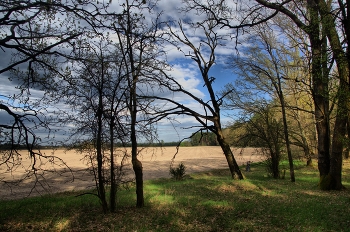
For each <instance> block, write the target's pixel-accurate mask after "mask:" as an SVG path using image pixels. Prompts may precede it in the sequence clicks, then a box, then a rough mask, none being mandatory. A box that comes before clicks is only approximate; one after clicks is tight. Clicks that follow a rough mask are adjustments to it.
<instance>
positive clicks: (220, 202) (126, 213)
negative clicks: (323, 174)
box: [0, 161, 350, 231]
mask: <svg viewBox="0 0 350 232" xmlns="http://www.w3.org/2000/svg"><path fill="white" fill-rule="evenodd" d="M282 165H285V163H282ZM295 167H296V172H295V175H296V182H295V183H292V182H290V181H289V172H288V170H287V171H286V176H285V179H278V180H275V179H272V178H270V177H268V176H267V175H266V172H265V167H264V166H263V165H261V164H258V163H255V164H253V165H252V167H251V170H252V171H251V172H245V173H244V174H245V176H246V179H245V180H243V181H237V180H235V181H234V180H232V179H231V178H230V174H229V171H228V170H213V171H208V172H203V173H197V174H192V175H191V178H187V179H185V180H183V181H174V180H171V179H158V180H152V181H146V182H145V187H144V190H145V204H146V206H145V207H144V208H141V209H137V208H135V206H134V205H135V189H134V188H130V189H129V190H123V191H119V192H118V211H117V213H115V214H105V215H104V214H103V213H102V212H101V208H100V205H99V201H98V199H97V198H96V197H94V196H92V195H83V196H80V197H76V195H78V194H79V193H61V194H56V195H53V196H44V197H33V198H28V199H23V200H15V201H2V202H0V231H346V230H348V226H349V225H350V220H349V219H348V218H349V217H348V215H349V213H350V207H349V205H350V194H349V191H348V190H344V191H340V192H339V191H330V192H323V191H320V190H319V189H318V186H317V184H318V173H317V167H306V166H305V164H304V163H303V162H296V164H295ZM349 174H350V163H349V161H346V162H344V171H343V184H344V185H345V187H347V188H349V183H350V178H349Z"/></svg>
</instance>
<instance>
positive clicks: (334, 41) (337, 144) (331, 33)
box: [318, 0, 350, 190]
mask: <svg viewBox="0 0 350 232" xmlns="http://www.w3.org/2000/svg"><path fill="white" fill-rule="evenodd" d="M318 3H319V13H320V15H321V19H322V26H323V27H324V30H325V34H326V35H327V38H328V40H329V44H330V46H331V48H332V52H333V56H334V59H335V61H336V64H337V68H338V74H339V80H340V83H339V90H338V107H337V115H336V120H335V125H334V134H333V141H332V154H331V160H330V173H329V174H330V178H329V181H330V183H329V188H330V189H334V190H340V189H342V184H341V172H342V158H343V157H342V153H343V146H344V144H343V140H344V137H345V133H346V123H347V116H348V102H349V65H350V64H349V63H350V61H349V60H348V59H347V56H346V53H345V52H344V50H343V46H342V44H341V41H340V38H339V35H338V31H337V28H336V25H335V22H334V18H333V15H332V14H331V12H330V5H327V3H326V1H324V0H320V1H318ZM346 29H347V30H348V28H346Z"/></svg>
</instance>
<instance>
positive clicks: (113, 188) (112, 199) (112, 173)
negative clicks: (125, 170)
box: [109, 116, 117, 213]
mask: <svg viewBox="0 0 350 232" xmlns="http://www.w3.org/2000/svg"><path fill="white" fill-rule="evenodd" d="M110 120H111V122H110V128H109V129H110V131H109V136H110V151H109V152H110V169H111V170H110V178H111V190H110V195H109V205H110V208H111V209H110V210H111V212H112V213H114V212H115V210H116V200H115V198H116V193H117V186H116V185H117V184H116V179H115V170H114V169H115V168H114V140H113V138H114V117H113V116H111V119H110Z"/></svg>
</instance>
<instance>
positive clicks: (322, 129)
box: [307, 1, 330, 189]
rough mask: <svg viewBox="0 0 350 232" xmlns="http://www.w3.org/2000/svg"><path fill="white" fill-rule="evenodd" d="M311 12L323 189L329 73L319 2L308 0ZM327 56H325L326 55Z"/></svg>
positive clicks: (327, 155)
mask: <svg viewBox="0 0 350 232" xmlns="http://www.w3.org/2000/svg"><path fill="white" fill-rule="evenodd" d="M307 6H308V10H309V12H310V29H309V31H308V35H309V39H310V43H311V52H312V63H311V76H312V83H313V85H312V96H313V100H314V104H315V121H316V131H317V149H318V170H319V173H320V188H321V189H323V188H324V187H323V185H324V183H323V182H324V180H325V177H326V176H327V175H328V173H329V170H330V150H329V148H330V128H329V98H328V82H329V81H328V75H327V74H325V73H323V72H322V70H323V69H322V57H323V56H322V43H321V40H320V34H321V33H320V19H319V14H318V9H317V4H315V3H314V1H308V5H307ZM324 58H325V57H324Z"/></svg>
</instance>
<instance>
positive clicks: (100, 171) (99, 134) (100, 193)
mask: <svg viewBox="0 0 350 232" xmlns="http://www.w3.org/2000/svg"><path fill="white" fill-rule="evenodd" d="M101 95H102V94H101V93H100V96H99V106H98V110H97V124H98V125H97V138H96V153H97V154H96V155H97V175H98V196H99V198H100V201H101V204H102V210H103V212H104V213H107V211H108V205H107V200H106V192H105V186H104V177H103V155H102V114H103V109H102V96H101Z"/></svg>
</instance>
